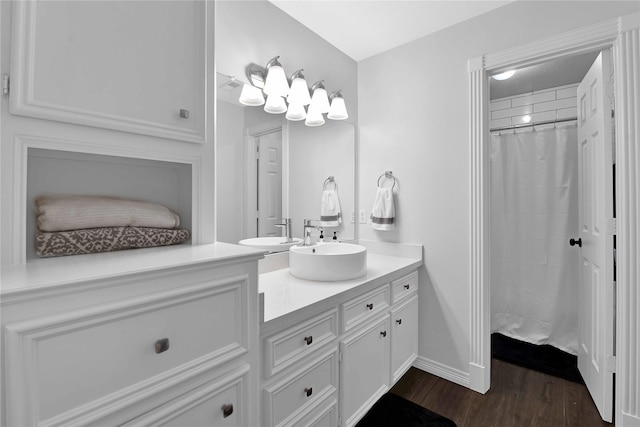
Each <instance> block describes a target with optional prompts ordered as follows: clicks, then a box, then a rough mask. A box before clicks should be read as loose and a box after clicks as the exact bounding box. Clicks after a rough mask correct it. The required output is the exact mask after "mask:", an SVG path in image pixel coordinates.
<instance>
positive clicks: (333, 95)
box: [329, 89, 344, 102]
mask: <svg viewBox="0 0 640 427" xmlns="http://www.w3.org/2000/svg"><path fill="white" fill-rule="evenodd" d="M333 98H343V96H342V89H338V90H336V91H334V92H331V93H330V94H329V102H331V101H333ZM343 99H344V98H343Z"/></svg>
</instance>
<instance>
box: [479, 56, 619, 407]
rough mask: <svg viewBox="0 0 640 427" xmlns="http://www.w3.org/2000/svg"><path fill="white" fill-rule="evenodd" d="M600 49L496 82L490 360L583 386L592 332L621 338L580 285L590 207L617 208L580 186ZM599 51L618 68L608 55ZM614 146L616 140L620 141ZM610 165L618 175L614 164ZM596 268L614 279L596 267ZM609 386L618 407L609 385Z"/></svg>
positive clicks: (492, 84)
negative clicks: (597, 315) (600, 321)
mask: <svg viewBox="0 0 640 427" xmlns="http://www.w3.org/2000/svg"><path fill="white" fill-rule="evenodd" d="M599 53H600V52H599V51H596V52H588V53H584V54H581V55H575V56H569V57H564V58H560V59H555V60H553V61H548V62H544V63H541V64H537V65H534V66H529V67H525V68H521V69H518V70H517V71H515V74H513V73H511V74H512V75H511V77H510V78H508V79H507V80H504V79H502V76H503V75H504V73H501V75H499V76H493V77H492V78H490V79H489V80H490V104H489V115H490V116H489V128H490V133H491V136H490V139H489V141H488V144H489V146H488V147H487V149H488V152H489V167H490V185H489V193H490V201H489V202H490V212H491V219H490V223H491V224H490V233H491V238H490V241H491V245H490V250H491V253H490V259H491V277H490V287H491V332H492V355H493V357H495V358H499V359H502V360H506V361H509V362H512V363H515V364H520V365H523V366H525V367H529V368H532V369H535V370H540V371H542V372H545V373H549V374H551V375H554V376H559V377H562V378H565V379H569V380H572V381H578V382H582V377H581V375H580V373H579V372H578V355H579V354H580V350H582V353H584V354H582V355H581V357H582V358H583V359H584V358H586V359H589V357H590V356H591V355H590V354H589V355H587V354H586V352H587V350H588V351H589V352H591V349H592V347H593V343H592V341H593V340H594V339H595V337H592V336H587V337H585V335H590V331H591V329H592V328H593V329H595V331H604V333H606V334H607V335H608V336H610V337H612V336H613V335H614V331H613V330H611V331H606V330H605V329H604V328H600V327H599V326H598V325H595V322H592V320H591V317H592V316H593V315H592V314H591V313H590V310H581V305H589V306H592V305H594V303H592V302H591V301H590V300H591V298H592V297H593V296H592V295H584V293H585V289H584V287H586V286H587V285H586V284H585V285H583V281H585V280H586V278H585V279H581V277H580V276H581V273H583V271H582V270H583V269H584V267H580V266H579V265H580V263H581V262H582V261H586V260H588V256H587V255H586V248H585V255H584V256H583V255H582V249H581V242H582V238H584V239H585V240H588V241H589V242H590V243H591V242H593V239H590V236H589V235H588V233H586V230H587V228H588V227H581V224H582V225H584V223H585V222H584V221H587V220H589V218H587V216H589V217H590V212H591V210H592V209H593V208H597V209H596V210H597V211H599V212H600V211H601V212H603V213H604V212H612V211H613V199H612V198H608V199H607V200H606V203H607V204H608V206H606V207H602V208H601V207H600V204H601V203H603V202H604V201H599V200H596V197H591V196H590V195H591V193H589V192H587V191H586V190H584V187H585V184H589V183H588V182H582V181H583V178H584V176H585V173H586V172H589V169H590V168H591V166H589V167H588V168H585V167H584V165H582V164H581V161H583V162H584V161H592V160H593V158H595V157H593V154H594V153H591V154H590V158H589V159H585V158H584V156H583V155H582V154H583V153H582V152H581V151H580V149H579V144H578V134H579V133H580V132H579V129H578V117H579V116H580V115H585V113H587V115H589V114H588V113H589V111H579V102H578V95H579V93H578V92H579V88H580V84H581V82H582V81H583V80H584V78H585V76H586V75H587V74H588V73H589V71H590V70H591V69H592V68H593V67H594V66H595V65H594V64H596V63H598V64H601V61H602V59H601V58H600V57H599ZM602 55H606V56H607V57H606V58H605V60H606V61H605V62H607V63H610V62H611V61H610V60H609V58H610V56H611V51H610V50H607V51H605V52H603V53H602ZM597 61H600V62H597ZM496 77H500V78H496ZM612 79H613V75H612V73H611V74H609V75H607V76H606V83H607V85H608V86H610V87H611V88H612V87H613V85H612V84H609V83H610V82H611V81H612ZM598 82H599V83H600V81H598ZM583 85H584V84H583ZM589 90H591V88H589ZM583 92H585V90H584V89H583ZM588 95H591V94H588ZM605 104H606V105H607V107H608V106H609V105H610V106H611V108H613V100H609V99H606V100H605ZM587 110H588V109H587ZM582 133H584V131H583V132H582ZM601 133H602V132H601ZM583 138H584V137H583ZM607 140H608V141H609V144H610V141H612V140H613V138H612V137H610V138H608V139H607ZM603 141H604V139H602V140H600V142H603ZM585 148H589V144H586V145H585ZM582 151H584V150H582ZM579 154H580V155H579ZM608 169H609V170H608V172H607V173H608V174H609V176H610V177H612V176H613V169H612V163H611V162H610V161H609V164H608ZM579 171H582V172H583V173H582V174H580V175H579ZM607 182H608V184H609V185H610V189H609V191H608V192H607V194H612V193H613V183H612V179H608V180H607ZM581 188H583V191H581V190H580V189H581ZM584 198H586V200H583V201H582V202H581V199H584ZM592 199H593V200H592ZM587 203H595V204H594V206H593V207H589V212H586V213H587V214H589V215H586V216H585V215H582V212H581V211H582V210H583V209H582V207H584V206H586V204H587ZM581 218H582V219H581ZM581 221H582V222H581ZM581 232H582V233H581ZM581 234H582V237H579V236H581ZM606 239H608V240H612V239H611V238H610V237H609V238H606ZM570 242H571V243H570ZM576 242H577V243H578V244H576ZM608 249H610V248H608ZM610 252H611V254H610V256H611V258H612V257H613V251H611V250H610ZM597 269H598V270H599V271H600V272H602V274H603V275H604V274H605V273H606V274H611V271H610V269H606V268H604V267H603V266H601V265H600V263H599V262H598V263H597ZM607 272H608V273H607ZM582 275H583V276H586V274H582ZM612 281H613V279H612ZM581 286H582V287H581ZM587 293H588V294H589V293H590V292H587ZM613 300H614V299H613V298H611V299H610V301H609V304H611V305H612V306H613ZM594 311H596V312H598V310H594ZM612 311H613V310H607V309H603V310H602V312H603V313H608V312H612ZM583 323H584V324H583ZM605 323H606V324H608V325H609V326H610V327H613V326H614V325H613V324H612V322H605ZM592 335H593V334H592ZM612 350H613V349H612V348H611V351H610V353H611V354H613V351H612ZM588 366H590V365H589V364H587V363H585V362H584V361H583V363H582V364H581V369H582V370H583V371H589V369H588ZM612 375H613V374H609V377H611V378H612ZM584 376H585V377H586V379H587V382H588V386H589V388H590V389H592V388H595V389H599V388H601V387H600V385H599V384H591V383H593V382H597V380H595V379H593V378H590V374H589V372H585V375H584ZM596 376H597V375H596ZM609 387H610V388H611V399H610V400H611V401H610V404H609V405H608V406H609V407H611V406H612V404H613V397H612V381H611V383H610V384H609ZM597 393H598V391H596V392H595V393H594V394H597ZM609 412H610V410H609Z"/></svg>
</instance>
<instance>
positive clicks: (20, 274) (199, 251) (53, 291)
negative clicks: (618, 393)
mask: <svg viewBox="0 0 640 427" xmlns="http://www.w3.org/2000/svg"><path fill="white" fill-rule="evenodd" d="M159 249H164V250H155V249H153V250H150V251H148V252H145V250H143V251H135V252H134V251H131V252H130V253H129V254H127V253H124V252H121V253H113V254H106V255H105V254H96V255H88V256H77V257H66V258H65V259H57V260H44V261H45V262H42V261H38V262H34V263H30V264H26V265H24V266H15V267H8V268H3V277H2V279H3V285H5V284H6V283H7V281H9V282H11V281H14V283H15V281H23V282H24V286H21V285H17V286H15V287H13V289H12V287H11V286H9V289H4V288H3V294H2V297H3V298H2V331H3V340H4V346H3V359H4V366H3V375H2V376H3V390H2V391H3V393H2V395H3V396H4V397H3V408H2V409H3V410H2V412H3V414H4V415H3V416H4V419H3V425H6V426H32V425H40V424H43V425H60V426H66V425H156V424H162V425H176V426H178V425H213V426H218V425H221V426H247V425H255V424H256V423H257V422H258V418H257V416H258V414H257V411H256V410H255V409H254V408H255V407H256V406H257V392H256V390H257V386H258V374H257V372H258V368H257V349H256V346H255V343H256V342H257V340H258V319H257V260H258V259H259V258H260V257H262V254H261V253H260V252H255V251H250V250H246V249H245V250H243V249H236V248H234V247H232V246H231V245H224V244H217V243H216V244H213V245H204V246H202V247H182V248H178V247H176V248H159ZM74 266H75V270H76V271H74V270H73V268H74ZM78 270H80V272H78ZM48 271H49V272H50V273H51V274H50V275H48V274H47V272H48ZM89 273H91V274H89ZM47 276H49V277H48V278H47ZM30 281H31V282H32V284H31V285H30V284H29V282H30Z"/></svg>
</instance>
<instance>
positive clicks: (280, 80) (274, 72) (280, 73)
mask: <svg viewBox="0 0 640 427" xmlns="http://www.w3.org/2000/svg"><path fill="white" fill-rule="evenodd" d="M278 58H280V57H279V56H276V57H275V58H271V59H270V60H269V62H267V66H266V75H267V78H266V79H265V82H264V89H262V90H264V93H266V94H267V95H277V96H282V97H286V96H287V95H288V94H289V82H288V81H287V76H286V75H285V74H284V69H283V68H282V64H280V61H278Z"/></svg>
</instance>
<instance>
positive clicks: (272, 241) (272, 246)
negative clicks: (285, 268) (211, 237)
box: [238, 237, 302, 252]
mask: <svg viewBox="0 0 640 427" xmlns="http://www.w3.org/2000/svg"><path fill="white" fill-rule="evenodd" d="M298 243H302V239H298V238H295V237H294V238H293V241H291V242H285V238H284V237H254V238H252V239H244V240H240V241H239V242H238V244H240V245H245V246H251V247H253V248H258V249H264V250H265V251H269V252H283V251H287V250H289V248H290V247H291V246H293V245H297V244H298Z"/></svg>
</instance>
